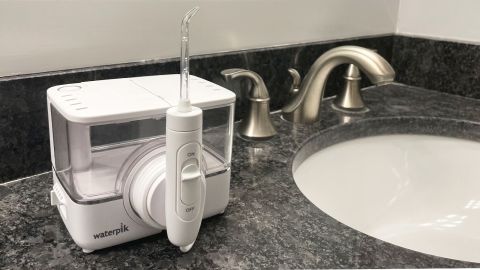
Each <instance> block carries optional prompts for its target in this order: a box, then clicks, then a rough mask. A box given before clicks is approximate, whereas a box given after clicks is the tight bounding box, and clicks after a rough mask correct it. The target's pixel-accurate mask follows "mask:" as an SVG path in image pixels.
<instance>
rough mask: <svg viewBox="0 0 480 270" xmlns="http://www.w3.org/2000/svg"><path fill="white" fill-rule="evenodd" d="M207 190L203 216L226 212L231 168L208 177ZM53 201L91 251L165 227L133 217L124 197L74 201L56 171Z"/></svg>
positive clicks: (80, 243)
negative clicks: (151, 224) (126, 206)
mask: <svg viewBox="0 0 480 270" xmlns="http://www.w3.org/2000/svg"><path fill="white" fill-rule="evenodd" d="M206 184H207V190H206V199H205V209H204V213H203V218H204V219H205V218H208V217H211V216H214V215H217V214H221V213H223V212H224V211H225V208H226V207H227V204H228V196H229V189H230V170H227V171H225V172H223V173H220V174H217V175H214V176H210V177H207V178H206ZM51 197H52V198H51V199H52V204H54V205H57V208H58V210H59V212H60V215H61V217H62V219H63V222H64V223H65V226H66V227H67V230H68V232H69V233H70V235H71V236H72V238H73V241H75V243H76V244H77V245H78V246H79V247H81V248H82V249H83V251H84V252H85V253H90V252H92V251H94V250H97V249H102V248H107V247H111V246H115V245H119V244H122V243H126V242H129V241H133V240H136V239H140V238H143V237H146V236H149V235H153V234H156V233H160V232H161V231H162V230H163V229H164V228H165V226H164V224H162V225H163V228H153V227H150V226H148V225H146V224H144V223H141V222H138V221H136V220H134V219H133V218H131V217H130V216H129V214H128V213H127V210H126V209H125V205H124V200H123V198H120V199H117V200H112V201H106V202H100V203H96V204H79V203H76V202H74V201H73V200H72V199H71V198H70V196H68V194H67V192H66V191H65V189H64V188H63V186H62V185H61V184H60V182H59V180H58V178H57V176H56V174H55V173H53V190H52V192H51Z"/></svg>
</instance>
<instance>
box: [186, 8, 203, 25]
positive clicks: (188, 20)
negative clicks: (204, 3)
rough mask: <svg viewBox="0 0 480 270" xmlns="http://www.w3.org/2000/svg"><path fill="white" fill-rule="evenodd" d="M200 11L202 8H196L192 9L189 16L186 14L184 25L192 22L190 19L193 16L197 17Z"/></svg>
mask: <svg viewBox="0 0 480 270" xmlns="http://www.w3.org/2000/svg"><path fill="white" fill-rule="evenodd" d="M199 9H200V7H194V8H192V9H190V10H189V11H188V12H187V14H185V16H184V17H183V20H182V25H185V24H188V23H189V22H190V19H191V18H192V17H193V15H195V13H197V11H198V10H199Z"/></svg>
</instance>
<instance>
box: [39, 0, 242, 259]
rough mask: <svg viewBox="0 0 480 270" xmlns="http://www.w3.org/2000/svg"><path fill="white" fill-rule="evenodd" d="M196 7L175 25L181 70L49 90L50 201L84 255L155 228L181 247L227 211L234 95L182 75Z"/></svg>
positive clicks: (186, 72) (186, 70) (187, 245)
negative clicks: (179, 29) (202, 226)
mask: <svg viewBox="0 0 480 270" xmlns="http://www.w3.org/2000/svg"><path fill="white" fill-rule="evenodd" d="M197 10H198V8H195V9H193V10H191V11H190V12H188V13H187V14H186V16H185V18H184V20H183V21H182V43H181V44H182V50H181V72H180V74H171V75H158V76H146V77H135V78H121V79H112V80H103V81H88V82H82V83H75V84H68V85H59V86H54V87H51V88H50V89H48V91H47V102H48V115H49V128H50V146H51V159H52V165H53V166H52V167H53V189H52V191H51V200H52V204H53V205H56V206H57V208H58V211H59V213H60V216H61V218H62V220H63V222H64V223H65V226H66V228H67V229H68V232H69V233H70V235H71V236H72V238H73V240H74V241H75V243H77V245H79V246H80V247H81V248H82V249H83V251H84V252H92V251H94V250H97V249H102V248H106V247H110V246H113V245H118V244H121V243H125V242H129V241H132V240H135V239H139V238H142V237H146V236H149V235H152V234H157V233H159V232H161V231H162V230H166V231H167V235H168V238H169V240H170V241H171V242H172V243H173V244H174V245H177V246H179V247H180V248H181V250H182V251H188V250H189V249H190V248H191V247H192V245H193V243H194V242H195V240H196V237H197V234H198V232H199V228H200V224H201V220H202V219H203V218H207V217H211V216H214V215H217V214H220V213H223V212H224V211H225V208H226V206H227V204H228V194H229V188H230V159H231V150H232V138H233V108H234V102H235V95H234V94H233V93H232V92H231V91H229V90H227V89H225V88H223V87H221V86H219V85H216V84H214V83H211V82H209V81H206V80H204V79H201V78H198V77H195V76H190V75H189V68H188V64H189V61H188V49H189V46H188V45H189V41H188V30H189V27H188V26H189V25H188V23H189V21H190V18H191V17H192V16H193V15H194V14H195V12H196V11H197ZM179 92H180V93H181V94H180V96H179V95H178V93H179Z"/></svg>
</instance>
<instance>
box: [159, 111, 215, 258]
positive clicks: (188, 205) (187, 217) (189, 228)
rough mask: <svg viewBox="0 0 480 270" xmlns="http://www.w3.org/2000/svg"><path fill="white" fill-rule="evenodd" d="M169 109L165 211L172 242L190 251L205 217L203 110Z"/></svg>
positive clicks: (168, 232) (169, 236)
mask: <svg viewBox="0 0 480 270" xmlns="http://www.w3.org/2000/svg"><path fill="white" fill-rule="evenodd" d="M191 108H192V110H191V111H190V112H181V111H178V108H177V107H173V108H170V109H169V110H168V111H167V132H166V134H167V138H166V145H167V156H166V161H167V162H166V163H167V167H166V194H165V197H166V198H165V199H166V201H165V207H166V209H165V213H166V216H165V218H166V226H167V235H168V239H169V240H170V242H171V243H172V244H174V245H176V246H179V247H180V249H181V250H182V251H183V252H187V251H189V250H190V248H191V247H192V246H193V243H194V242H195V240H196V238H197V235H198V231H199V230H200V225H201V222H202V217H203V210H204V206H205V193H206V183H205V175H204V172H203V170H202V168H201V164H202V110H200V109H199V108H196V107H191Z"/></svg>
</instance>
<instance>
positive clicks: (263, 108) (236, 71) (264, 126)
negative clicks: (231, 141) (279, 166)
mask: <svg viewBox="0 0 480 270" xmlns="http://www.w3.org/2000/svg"><path fill="white" fill-rule="evenodd" d="M221 74H222V75H223V77H224V78H225V80H226V81H227V82H228V81H230V80H233V79H235V78H248V79H249V80H250V81H251V82H252V84H253V88H252V89H251V90H250V93H249V95H248V96H249V99H250V108H249V111H248V113H247V115H246V116H245V118H244V119H242V121H241V122H240V125H239V126H238V134H239V135H240V137H242V138H244V139H248V140H254V141H261V140H268V139H270V138H272V137H273V136H275V134H277V131H276V130H275V128H274V127H273V125H272V121H271V119H270V105H269V103H270V95H269V94H268V90H267V87H266V86H265V83H264V82H263V79H262V77H260V75H258V74H257V73H256V72H253V71H251V70H246V69H240V68H232V69H226V70H223V71H222V72H221Z"/></svg>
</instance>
